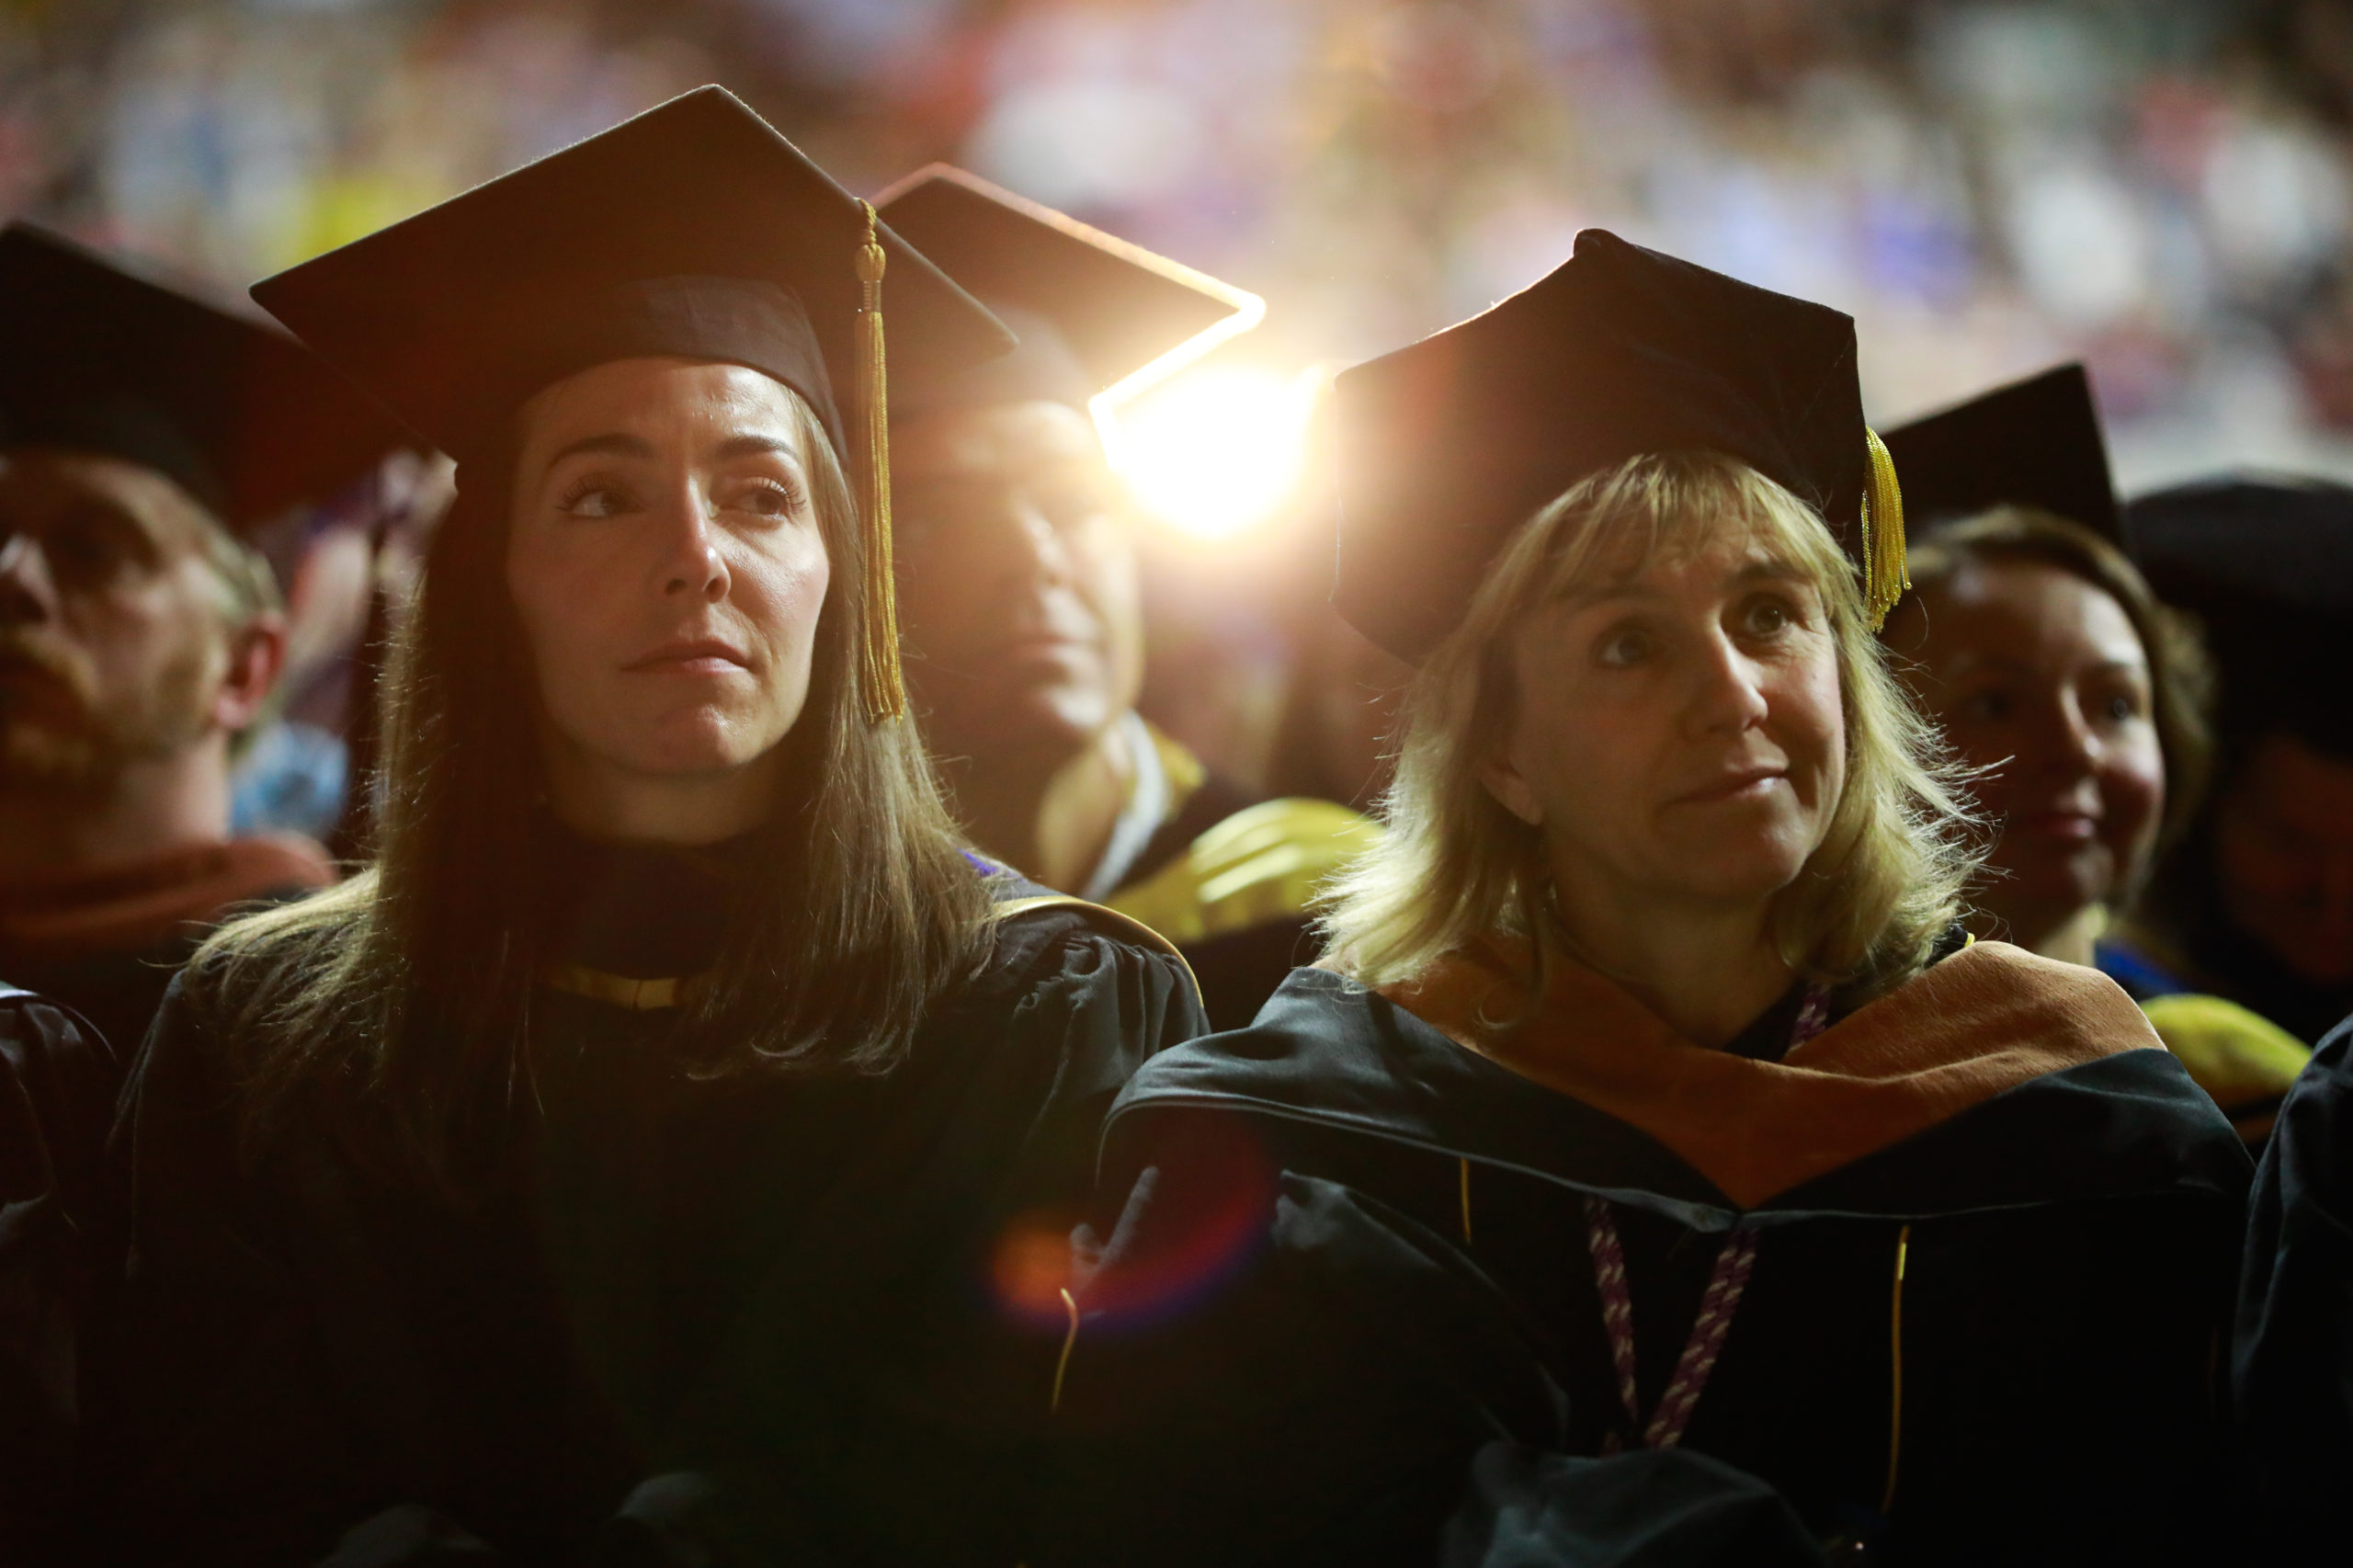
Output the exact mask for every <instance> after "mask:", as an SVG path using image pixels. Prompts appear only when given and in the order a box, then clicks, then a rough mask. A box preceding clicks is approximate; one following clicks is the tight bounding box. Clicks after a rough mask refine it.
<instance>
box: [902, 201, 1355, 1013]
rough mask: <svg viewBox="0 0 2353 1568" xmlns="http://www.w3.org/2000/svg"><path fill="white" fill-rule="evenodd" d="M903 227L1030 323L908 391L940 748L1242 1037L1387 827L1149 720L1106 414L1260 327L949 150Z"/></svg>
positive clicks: (910, 610) (1008, 851) (922, 600)
mask: <svg viewBox="0 0 2353 1568" xmlns="http://www.w3.org/2000/svg"><path fill="white" fill-rule="evenodd" d="M878 206H879V208H880V210H881V211H882V212H883V213H884V214H885V216H887V217H888V218H889V220H890V222H891V223H892V226H893V227H894V228H896V229H897V230H898V231H899V232H900V233H904V234H905V235H906V236H907V237H908V238H909V239H910V240H912V241H913V242H914V243H915V244H917V245H919V246H921V247H922V248H923V250H924V252H925V254H926V255H927V256H931V257H933V258H934V259H935V260H936V261H938V264H939V265H940V267H942V268H943V269H944V270H946V271H947V272H948V273H949V276H950V277H952V278H955V279H956V280H957V282H959V283H961V284H962V285H963V286H964V287H965V288H967V289H969V290H972V292H973V293H974V294H975V295H977V296H978V297H979V298H980V299H981V300H982V301H983V302H984V303H986V304H987V305H988V306H989V307H990V309H991V310H992V311H994V312H995V313H996V314H997V316H998V317H999V318H1000V319H1002V320H1003V321H1005V322H1006V324H1008V325H1010V326H1011V327H1012V328H1013V329H1014V331H1015V332H1016V333H1017V335H1018V336H1019V337H1020V340H1021V341H1020V346H1019V347H1017V348H1016V349H1015V350H1014V351H1013V352H1012V353H1011V354H1008V355H1006V356H1004V357H1003V358H998V359H995V360H992V361H989V362H988V363H986V364H984V365H982V366H980V367H978V368H977V369H974V370H972V371H971V372H968V373H967V374H966V375H964V376H962V377H961V378H958V379H956V380H954V381H948V382H944V383H941V384H939V385H936V386H933V387H928V388H926V389H923V390H922V391H921V392H918V393H917V394H916V395H915V396H913V397H902V398H901V399H899V400H898V401H897V402H894V403H893V404H892V415H893V418H894V420H895V422H896V424H895V429H894V433H893V436H892V441H893V443H894V456H893V458H892V464H893V471H894V477H895V479H896V481H897V492H898V509H899V510H898V515H899V534H898V542H897V560H898V567H899V579H900V595H901V599H900V603H901V615H902V617H903V624H904V630H905V633H906V640H907V651H908V654H909V662H908V666H907V676H908V682H909V685H910V687H912V689H913V691H914V694H915V703H916V708H917V710H918V712H919V714H920V716H921V718H922V720H923V723H924V731H925V738H926V742H927V744H929V745H930V747H931V750H932V753H933V755H934V756H936V757H937V758H938V759H939V761H940V763H941V765H942V767H943V768H944V769H945V772H946V774H947V778H948V781H949V785H950V787H951V788H952V790H953V791H954V794H955V798H956V803H957V806H958V809H959V812H960V813H961V815H962V817H963V819H964V822H965V825H966V827H967V830H968V831H969V832H970V833H971V834H972V837H973V839H974V841H975V842H976V843H977V844H978V845H979V846H981V848H982V849H983V850H985V851H986V852H987V853H989V854H991V855H994V856H996V857H997V858H1000V859H1003V860H1004V861H1006V863H1007V864H1008V865H1011V866H1014V867H1016V868H1017V869H1019V870H1020V871H1021V872H1022V873H1023V874H1024V875H1026V876H1029V877H1032V878H1035V879H1036V880H1037V881H1040V882H1043V883H1045V884H1046V885H1048V886H1050V887H1056V888H1060V889H1063V891H1065V892H1072V893H1076V894H1079V895H1082V896H1084V897H1086V898H1088V899H1092V900H1095V901H1097V902H1098V903H1106V904H1108V905H1109V906H1110V907H1111V908H1113V909H1116V910H1118V911H1120V913H1122V914H1124V915H1131V916H1132V917H1134V918H1135V919H1138V920H1141V921H1142V922H1143V923H1144V924H1145V925H1147V926H1151V927H1153V928H1154V930H1156V931H1158V932H1160V933H1161V934H1162V935H1163V936H1165V937H1168V938H1169V940H1171V941H1173V942H1175V943H1176V945H1177V947H1178V948H1179V949H1182V950H1183V951H1184V953H1185V955H1186V957H1187V958H1188V960H1190V961H1191V963H1192V965H1193V968H1194V971H1195V972H1196V974H1197V975H1198V976H1199V980H1200V984H1201V994H1202V1000H1203V1002H1204V1004H1205V1005H1206V1006H1207V1007H1208V1009H1209V1016H1210V1022H1211V1025H1212V1026H1213V1027H1215V1028H1240V1027H1241V1026H1242V1025H1244V1024H1246V1023H1248V1022H1249V1021H1250V1019H1251V1017H1253V1016H1254V1015H1255V1014H1256V1012H1257V1010H1258V1005H1259V1004H1260V1003H1261V1002H1263V1001H1265V1000H1266V999H1267V996H1268V995H1269V994H1272V993H1273V991H1274V989H1275V987H1276V986H1277V985H1279V984H1280V983H1281V982H1282V978H1283V976H1284V975H1285V974H1287V973H1289V972H1290V968H1291V966H1292V965H1293V964H1294V963H1299V962H1304V961H1306V960H1307V959H1308V958H1310V957H1312V954H1311V953H1310V952H1309V951H1308V950H1307V944H1306V942H1305V940H1304V938H1303V931H1304V927H1305V926H1306V913H1305V912H1306V910H1307V907H1308V904H1309V903H1310V901H1311V900H1312V898H1313V894H1314V892H1315V890H1316V888H1317V887H1318V885H1319V884H1320V883H1322V882H1323V881H1324V880H1325V879H1327V878H1328V877H1329V876H1330V875H1331V874H1332V873H1333V872H1335V871H1336V870H1337V869H1340V868H1341V867H1343V866H1344V865H1346V864H1347V862H1348V860H1349V859H1351V858H1353V856H1354V855H1355V854H1356V853H1357V851H1358V850H1359V849H1361V848H1362V847H1363V846H1364V845H1365V844H1366V843H1367V842H1368V841H1369V839H1370V835H1371V834H1372V833H1373V831H1374V830H1373V828H1372V824H1370V823H1369V822H1368V821H1366V819H1364V818H1363V817H1361V816H1358V814H1357V813H1356V812H1351V811H1348V810H1347V809H1346V808H1344V807H1341V806H1338V805H1336V804H1334V803H1333V802H1330V801H1311V800H1301V799H1293V800H1271V801H1270V800H1262V799H1259V798H1257V797H1256V796H1254V795H1252V794H1251V793H1249V792H1248V791H1246V790H1244V789H1242V788H1241V787H1239V786H1238V785H1236V784H1235V783H1233V781H1231V780H1229V779H1226V778H1221V777H1219V776H1217V775H1215V774H1213V773H1211V772H1210V771H1209V770H1208V769H1207V768H1205V767H1203V766H1202V764H1201V762H1200V760H1199V758H1197V757H1196V756H1193V755H1192V753H1190V752H1189V751H1188V750H1187V749H1186V748H1185V747H1184V746H1182V745H1180V744H1177V743H1176V741H1174V740H1172V739H1171V738H1170V737H1169V736H1167V735H1166V734H1165V733H1162V732H1161V731H1160V730H1158V729H1157V728H1155V727H1154V725H1152V724H1151V723H1149V722H1146V721H1145V720H1144V719H1143V718H1142V716H1141V715H1140V714H1139V713H1138V712H1137V711H1136V702H1137V696H1138V693H1139V691H1140V689H1141V687H1142V682H1143V624H1142V605H1141V602H1140V601H1141V597H1142V596H1141V591H1140V584H1139V582H1138V564H1137V560H1136V549H1135V541H1134V536H1133V531H1132V529H1133V523H1132V522H1131V513H1130V505H1131V504H1130V503H1129V501H1128V500H1127V498H1126V496H1125V495H1124V494H1123V493H1122V491H1121V489H1120V484H1119V482H1118V481H1117V479H1116V477H1115V476H1114V474H1113V473H1112V472H1111V468H1110V465H1109V463H1108V460H1107V459H1106V456H1105V452H1104V448H1103V445H1102V442H1101V440H1100V439H1099V437H1097V433H1096V429H1095V426H1094V425H1093V423H1092V421H1091V419H1090V417H1089V411H1090V408H1091V406H1092V405H1093V404H1094V403H1095V402H1096V400H1097V398H1098V397H1105V398H1108V399H1109V400H1117V399H1120V398H1122V397H1125V396H1128V395H1132V393H1133V392H1136V391H1137V390H1140V388H1141V387H1142V386H1143V385H1146V384H1148V383H1150V382H1151V381H1154V379H1156V378H1157V377H1160V376H1162V375H1165V373H1167V372H1168V371H1169V370H1170V369H1171V368H1172V367H1174V366H1176V365H1179V364H1182V363H1185V362H1188V361H1189V360H1190V359H1191V358H1196V357H1198V355H1199V353H1201V352H1203V351H1205V350H1206V349H1207V348H1208V347H1211V346H1213V345H1214V344H1215V343H1217V342H1219V341H1222V340H1223V339H1224V338H1226V337H1230V336H1232V335H1233V334H1234V333H1235V332H1237V331H1239V330H1243V329H1245V328H1246V327H1247V326H1248V325H1250V324H1254V323H1255V322H1256V316H1257V312H1258V310H1259V308H1260V307H1259V304H1258V301H1256V298H1255V297H1253V296H1251V295H1248V294H1245V293H1243V292H1242V291H1241V290H1236V289H1233V288H1232V287H1230V286H1228V285H1226V284H1223V283H1221V282H1220V281H1218V280H1217V279H1215V278H1208V277H1205V276H1203V275H1202V274H1200V273H1199V272H1196V271H1194V270H1192V269H1191V268H1189V267H1183V266H1180V265H1179V264H1177V263H1176V262H1173V261H1170V260H1168V259H1167V258H1166V257H1165V256H1155V255H1154V254H1152V253H1151V252H1149V251H1146V250H1143V249H1142V248H1141V247H1139V246H1137V245H1134V244H1129V243H1128V242H1126V241H1124V240H1120V239H1118V238H1116V237H1114V236H1112V235H1109V234H1106V233H1102V232H1100V231H1098V230H1096V229H1093V228H1090V227H1088V226H1087V225H1086V224H1084V223H1080V222H1076V221H1074V220H1073V219H1071V218H1069V217H1067V216H1065V215H1063V213H1060V212H1056V211H1053V210H1051V209H1049V208H1045V207H1041V206H1040V205H1038V204H1037V203H1035V202H1032V201H1029V200H1026V199H1023V198H1021V197H1018V196H1016V195H1014V194H1013V193H1011V192H1009V191H1006V190H1002V189H999V188H998V187H995V186H993V185H990V184H989V183H987V182H986V181H984V180H981V179H978V178H976V177H974V176H972V175H969V174H966V173H965V172H963V171H962V170H960V169H953V168H949V167H948V166H946V165H932V166H930V167H928V168H925V169H922V170H919V171H917V172H916V173H915V174H913V175H910V176H907V177H906V178H905V179H903V180H901V181H900V182H899V183H898V184H896V185H894V186H892V187H891V188H890V189H889V190H887V191H885V192H884V193H883V194H882V196H881V198H880V199H879V201H878Z"/></svg>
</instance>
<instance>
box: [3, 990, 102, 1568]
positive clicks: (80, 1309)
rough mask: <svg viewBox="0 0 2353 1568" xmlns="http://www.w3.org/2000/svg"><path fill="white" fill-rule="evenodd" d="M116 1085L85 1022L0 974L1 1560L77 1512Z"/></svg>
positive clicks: (50, 1535) (32, 1551)
mask: <svg viewBox="0 0 2353 1568" xmlns="http://www.w3.org/2000/svg"><path fill="white" fill-rule="evenodd" d="M115 1083H116V1075H115V1070H114V1063H113V1061H112V1058H111V1056H110V1055H109V1053H108V1050H107V1046H106V1042H105V1041H104V1040H101V1039H100V1038H99V1037H98V1035H97V1031H96V1030H95V1029H93V1028H91V1027H90V1025H89V1024H88V1023H87V1022H86V1021H85V1020H84V1019H83V1018H81V1017H79V1016H77V1015H76V1014H75V1013H74V1011H73V1010H72V1009H70V1008H67V1007H63V1006H59V1005H57V1004H56V1003H54V1002H51V1001H48V1000H46V999H44V998H42V997H40V996H35V995H33V994H30V993H28V992H25V991H20V990H17V989H16V988H15V987H12V986H10V985H8V984H6V983H0V1562H11V1563H14V1562H47V1561H49V1560H50V1559H51V1555H52V1554H53V1553H54V1552H56V1551H59V1550H60V1546H59V1542H58V1540H57V1539H56V1534H57V1532H59V1531H60V1530H62V1528H63V1523H64V1520H65V1517H67V1515H68V1514H69V1513H70V1511H71V1500H72V1499H71V1490H70V1489H71V1487H72V1485H73V1477H74V1458H75V1455H74V1447H75V1444H76V1442H77V1441H78V1437H79V1432H80V1426H81V1396H80V1387H79V1384H80V1373H81V1360H82V1344H81V1336H82V1329H83V1324H84V1318H85V1310H86V1307H87V1304H88V1300H89V1294H90V1290H91V1286H92V1283H93V1276H94V1274H95V1273H96V1272H97V1270H98V1269H100V1268H102V1267H104V1266H105V1258H106V1256H107V1255H108V1245H107V1238H106V1236H105V1234H104V1225H103V1221H102V1218H101V1215H100V1213H99V1209H100V1205H99V1203H98V1199H97V1185H98V1179H99V1165H100V1151H101V1150H102V1148H103V1147H104V1145H105V1142H106V1135H107V1126H108V1119H109V1118H110V1116H111V1114H112V1110H113V1105H114V1099H113V1090H114V1085H115Z"/></svg>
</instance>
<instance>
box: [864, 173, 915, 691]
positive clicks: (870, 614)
mask: <svg viewBox="0 0 2353 1568" xmlns="http://www.w3.org/2000/svg"><path fill="white" fill-rule="evenodd" d="M858 206H859V207H860V208H862V209H864V210H865V212H866V243H865V244H863V245H861V246H859V247H858V282H859V283H860V284H861V285H862V286H863V290H864V295H863V302H862V303H861V304H860V305H859V307H858V403H859V404H860V407H859V410H858V413H859V416H860V417H861V418H862V419H863V420H864V421H865V424H866V475H865V477H866V494H865V497H864V499H865V502H866V505H865V507H864V511H865V514H866V528H867V539H866V711H867V716H868V717H869V718H870V719H871V720H872V721H873V722H875V723H877V724H887V723H889V722H892V720H894V719H898V718H902V717H904V715H905V713H906V711H907V688H906V685H905V683H904V680H903V679H902V678H901V676H900V673H899V595H898V588H897V585H895V584H894V583H893V582H892V575H891V388H890V377H889V375H888V373H887V371H886V369H885V368H884V364H883V355H882V267H883V262H884V257H883V255H882V245H881V241H879V240H878V239H876V238H875V234H874V207H873V204H872V203H871V202H866V201H861V202H859V203H858Z"/></svg>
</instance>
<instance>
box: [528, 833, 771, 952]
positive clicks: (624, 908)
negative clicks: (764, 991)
mask: <svg viewBox="0 0 2353 1568" xmlns="http://www.w3.org/2000/svg"><path fill="white" fill-rule="evenodd" d="M755 856H756V835H745V836H744V837H741V838H733V839H729V840H727V841H726V842H724V843H721V844H714V845H709V846H700V847H697V848H692V849H682V848H677V847H674V846H666V845H642V844H606V843H598V842H596V841H593V840H590V839H586V838H583V837H581V836H580V835H577V834H575V833H573V832H572V831H571V830H569V829H567V828H564V827H562V826H560V825H558V824H554V823H552V822H548V823H542V824H540V864H541V865H542V866H543V867H544V868H545V869H546V881H545V888H546V892H547V898H548V904H547V918H548V926H547V932H548V937H549V952H550V955H551V957H552V958H553V959H555V960H557V961H559V962H562V963H565V964H574V965H578V966H580V967H582V968H585V969H589V970H595V971H601V972H603V973H607V974H614V975H620V976H624V977H626V978H629V979H631V980H661V979H685V978H688V977H690V976H693V975H698V974H700V973H702V972H703V971H706V970H708V969H710V967H711V966H712V964H714V963H715V962H716V961H717V960H718V958H719V951H720V948H721V945H722V943H723V941H724V940H725V937H726V934H727V928H728V926H729V925H730V923H731V922H732V921H733V919H734V918H735V914H736V906H737V902H738V899H739V898H740V896H741V890H742V887H743V884H744V882H745V876H746V870H745V869H746V867H748V866H749V865H751V864H753V863H754V858H755Z"/></svg>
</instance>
